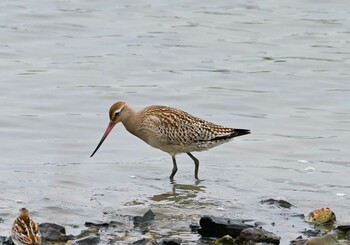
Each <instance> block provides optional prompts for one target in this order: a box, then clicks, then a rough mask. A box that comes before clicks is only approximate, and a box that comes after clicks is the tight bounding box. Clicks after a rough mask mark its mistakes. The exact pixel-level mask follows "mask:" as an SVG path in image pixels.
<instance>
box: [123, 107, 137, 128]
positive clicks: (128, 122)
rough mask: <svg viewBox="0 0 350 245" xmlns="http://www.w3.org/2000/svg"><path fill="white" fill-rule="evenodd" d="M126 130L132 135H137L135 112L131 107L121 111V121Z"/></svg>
mask: <svg viewBox="0 0 350 245" xmlns="http://www.w3.org/2000/svg"><path fill="white" fill-rule="evenodd" d="M121 122H122V123H123V125H124V127H125V128H126V130H128V131H129V132H130V133H132V134H133V135H137V131H138V130H137V111H136V110H135V109H134V108H132V107H131V106H129V105H128V106H126V107H125V108H124V109H123V118H122V120H121Z"/></svg>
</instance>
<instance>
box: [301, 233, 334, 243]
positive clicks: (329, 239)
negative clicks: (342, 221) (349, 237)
mask: <svg viewBox="0 0 350 245" xmlns="http://www.w3.org/2000/svg"><path fill="white" fill-rule="evenodd" d="M336 244H339V243H338V240H337V238H336V237H335V236H334V235H332V234H327V235H324V236H322V237H312V238H309V240H307V241H306V243H305V245H336Z"/></svg>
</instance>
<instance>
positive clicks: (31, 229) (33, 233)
mask: <svg viewBox="0 0 350 245" xmlns="http://www.w3.org/2000/svg"><path fill="white" fill-rule="evenodd" d="M19 212H20V213H19V216H18V217H17V219H15V221H14V222H13V225H12V230H11V237H12V241H13V242H14V244H16V245H39V244H41V234H40V231H39V228H38V225H37V224H36V223H35V222H34V221H33V220H32V219H31V218H30V217H29V214H28V210H27V209H26V208H21V209H20V210H19Z"/></svg>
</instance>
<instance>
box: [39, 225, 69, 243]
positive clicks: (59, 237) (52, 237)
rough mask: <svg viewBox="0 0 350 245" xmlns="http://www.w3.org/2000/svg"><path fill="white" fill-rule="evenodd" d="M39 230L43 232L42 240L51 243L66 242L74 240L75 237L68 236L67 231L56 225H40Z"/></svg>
mask: <svg viewBox="0 0 350 245" xmlns="http://www.w3.org/2000/svg"><path fill="white" fill-rule="evenodd" d="M39 230H40V232H41V238H42V239H43V240H45V241H50V242H66V241H68V240H73V239H74V238H75V237H74V236H73V235H66V229H65V228H64V227H63V226H61V225H57V224H54V223H42V224H39Z"/></svg>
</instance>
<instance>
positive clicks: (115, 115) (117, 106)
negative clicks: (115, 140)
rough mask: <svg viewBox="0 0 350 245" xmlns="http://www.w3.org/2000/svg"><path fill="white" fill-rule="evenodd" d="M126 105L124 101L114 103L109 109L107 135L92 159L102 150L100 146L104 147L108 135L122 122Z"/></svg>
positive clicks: (105, 134)
mask: <svg viewBox="0 0 350 245" xmlns="http://www.w3.org/2000/svg"><path fill="white" fill-rule="evenodd" d="M125 106H126V103H125V102H123V101H118V102H116V103H114V104H113V105H112V106H111V108H110V109H109V119H110V121H109V124H108V126H107V129H106V131H105V133H104V134H103V136H102V138H101V140H100V142H99V143H98V145H97V147H96V149H95V150H94V152H93V153H92V154H91V156H90V157H92V156H93V155H94V154H95V153H96V151H97V150H98V148H100V146H101V145H102V143H103V141H104V140H105V139H106V138H107V136H108V134H109V133H110V132H111V131H112V129H113V127H114V126H115V125H116V124H117V123H118V122H121V121H122V118H123V115H122V111H123V109H124V108H125Z"/></svg>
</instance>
